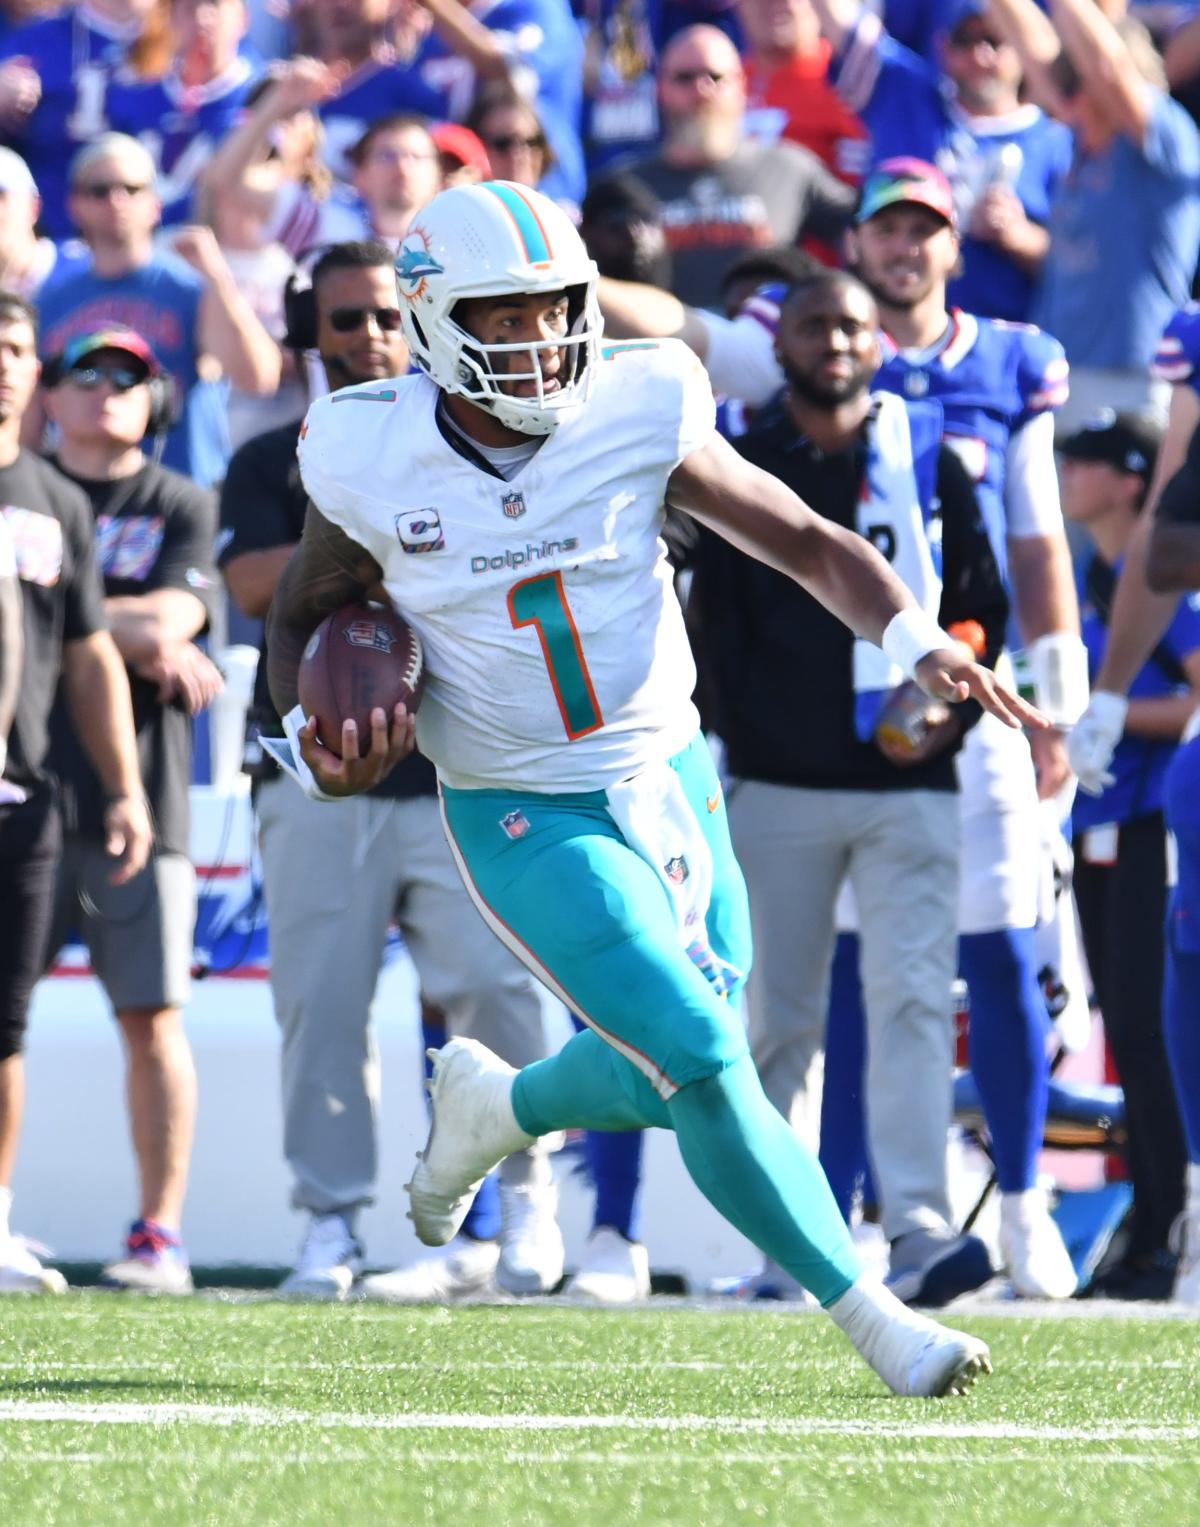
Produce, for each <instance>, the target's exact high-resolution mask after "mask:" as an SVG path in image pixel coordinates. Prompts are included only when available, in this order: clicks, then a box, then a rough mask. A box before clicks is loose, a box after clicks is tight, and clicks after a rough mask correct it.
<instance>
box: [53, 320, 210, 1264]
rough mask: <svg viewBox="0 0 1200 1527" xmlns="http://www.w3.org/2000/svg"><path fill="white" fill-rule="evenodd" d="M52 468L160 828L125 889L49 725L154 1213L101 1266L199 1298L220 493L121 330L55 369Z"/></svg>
mask: <svg viewBox="0 0 1200 1527" xmlns="http://www.w3.org/2000/svg"><path fill="white" fill-rule="evenodd" d="M42 381H43V388H44V392H45V406H46V412H47V414H48V415H49V417H50V419H51V421H52V422H53V423H54V424H55V425H56V426H57V436H58V441H57V447H56V453H55V455H54V456H53V457H52V460H53V462H54V465H55V466H56V467H57V468H58V470H59V471H60V472H62V473H63V474H64V476H66V477H67V478H69V479H70V480H71V481H72V482H74V483H76V484H77V485H78V486H79V487H80V488H81V489H82V490H83V492H84V493H85V494H86V495H87V498H88V499H89V500H90V502H91V507H92V514H93V516H94V518H95V532H96V556H97V561H98V562H99V564H100V571H101V573H102V575H103V578H104V594H105V600H104V604H105V613H106V615H107V617H108V622H109V625H110V627H111V630H112V635H113V639H114V641H115V642H116V644H117V649H118V651H119V652H120V654H121V656H122V657H123V658H124V659H125V664H126V668H127V669H128V673H129V685H130V690H131V693H132V697H133V716H134V726H135V728H136V731H137V745H138V755H139V761H140V765H141V774H142V780H143V782H144V784H145V788H146V794H147V799H148V802H149V805H150V811H151V817H152V821H153V825H154V843H153V848H152V851H151V854H150V858H149V861H148V862H147V864H146V866H145V867H144V869H142V870H141V871H140V872H139V873H138V874H137V875H135V876H134V877H133V878H132V879H131V880H129V881H127V882H125V883H124V884H122V885H113V884H112V883H111V881H110V878H109V870H110V868H111V864H110V861H109V856H108V854H107V853H106V852H105V845H104V839H105V833H104V806H105V797H104V792H103V789H102V788H101V784H100V781H99V779H98V778H97V776H96V772H95V770H94V769H93V767H92V765H91V764H90V763H89V761H88V759H87V756H86V754H85V753H84V751H83V749H82V747H81V746H80V743H79V741H78V739H77V737H76V735H75V732H74V730H73V729H72V727H71V722H70V718H69V716H68V714H67V712H66V709H65V707H64V706H63V705H62V703H61V701H60V702H59V704H58V705H57V706H56V707H55V710H54V712H53V715H52V717H51V723H50V739H51V740H50V755H49V764H50V768H51V770H52V771H53V772H54V774H55V775H56V776H57V777H58V781H59V787H60V800H61V809H62V816H63V846H62V854H61V857H60V859H59V864H58V874H57V880H56V887H55V901H54V917H53V922H52V924H51V937H50V943H49V946H48V953H49V956H50V958H53V956H54V955H55V954H56V953H57V951H58V950H59V948H60V947H61V946H62V943H63V940H64V938H65V937H66V935H67V933H68V931H70V930H71V929H75V930H77V931H78V932H79V933H80V935H81V936H82V938H83V940H84V942H85V943H86V944H87V946H88V949H89V951H90V954H91V960H92V965H93V967H94V969H95V971H96V974H97V976H98V977H99V978H100V981H101V983H102V984H103V986H104V990H105V992H106V994H107V996H108V998H109V1001H110V1002H111V1003H112V1005H113V1008H114V1010H115V1012H116V1016H117V1022H118V1024H119V1026H120V1029H121V1035H122V1038H123V1040H124V1042H125V1053H126V1063H127V1068H128V1088H127V1095H128V1099H129V1114H130V1121H129V1122H130V1131H131V1134H132V1137H133V1149H134V1154H135V1156H136V1157H137V1167H138V1178H139V1185H140V1204H139V1206H138V1213H137V1217H136V1219H135V1220H134V1222H133V1224H132V1226H131V1227H130V1230H129V1234H128V1237H127V1239H126V1244H125V1252H124V1255H122V1256H121V1257H120V1258H119V1259H118V1260H117V1261H116V1262H114V1263H113V1264H112V1265H111V1266H110V1267H108V1268H106V1269H105V1272H104V1281H105V1282H107V1283H109V1284H110V1285H113V1286H115V1287H119V1288H129V1289H142V1290H147V1291H152V1292H160V1293H186V1292H188V1291H190V1289H191V1286H192V1280H191V1274H190V1272H189V1269H188V1261H187V1256H186V1253H185V1252H184V1249H183V1244H182V1241H181V1240H180V1234H179V1231H180V1222H181V1216H182V1211H183V1198H184V1191H185V1188H186V1186H187V1173H188V1161H189V1157H190V1154H191V1144H192V1126H193V1120H194V1116H195V1109H196V1075H195V1069H194V1067H193V1065H192V1054H191V1050H190V1048H189V1046H188V1041H187V1036H186V1034H185V1033H184V1029H183V1023H182V1018H181V1009H182V1008H183V1007H184V1005H185V1004H186V1002H187V1000H188V996H189V987H190V976H191V961H192V930H193V928H194V926H195V920H196V896H195V876H194V872H193V869H192V865H191V862H190V860H189V859H188V826H189V819H188V780H189V777H190V774H191V751H192V724H191V717H192V716H193V715H195V714H196V712H197V711H199V710H202V709H203V708H204V706H206V705H207V704H208V703H209V701H210V700H211V699H212V698H213V697H214V695H215V694H216V693H217V691H218V690H219V689H220V687H221V677H220V674H219V673H218V671H217V669H216V668H215V667H214V666H213V664H212V663H211V662H210V661H209V659H208V658H207V657H206V656H205V655H204V653H203V652H201V651H200V649H199V648H198V647H197V646H196V645H195V642H194V640H193V639H194V638H195V637H196V636H198V635H199V634H200V633H201V632H202V631H203V630H204V628H205V627H206V626H207V624H208V620H209V613H210V603H211V599H212V595H213V591H214V589H215V587H216V573H215V569H214V568H213V565H212V546H213V541H214V538H215V535H216V503H215V500H214V498H213V495H212V494H211V493H210V492H208V491H206V490H203V489H201V488H197V487H196V486H195V485H194V484H193V483H191V482H189V481H188V479H187V478H185V477H182V476H180V475H179V473H177V472H171V471H168V470H167V469H166V468H165V467H163V466H160V465H159V463H158V461H157V460H156V459H153V460H152V459H149V458H147V456H146V455H145V454H144V453H143V450H142V445H143V441H145V440H146V439H147V438H150V439H152V440H154V441H155V442H156V452H157V450H158V449H161V442H162V439H163V436H164V435H165V433H166V431H167V429H168V428H169V426H170V424H171V392H170V383H169V382H168V380H167V379H166V377H165V376H164V375H163V373H162V370H161V368H160V366H159V363H158V360H157V358H156V356H155V354H154V352H153V350H152V349H151V348H150V346H149V345H148V344H147V343H146V341H145V340H144V339H143V337H142V336H141V335H140V334H137V333H135V332H133V331H132V330H130V329H118V328H109V329H101V330H96V331H93V332H91V333H85V334H81V335H79V336H78V337H76V338H75V339H72V340H71V341H70V342H69V343H68V344H67V346H66V348H65V349H64V350H63V351H62V353H61V355H59V356H57V357H55V358H54V359H53V360H52V361H50V362H48V363H47V365H46V366H45V368H44V370H43V377H42Z"/></svg>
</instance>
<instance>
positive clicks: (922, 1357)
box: [829, 1278, 992, 1399]
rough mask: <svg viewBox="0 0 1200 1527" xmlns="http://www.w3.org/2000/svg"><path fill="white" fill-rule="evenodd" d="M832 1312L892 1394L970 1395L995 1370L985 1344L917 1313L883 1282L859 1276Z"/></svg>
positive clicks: (927, 1397)
mask: <svg viewBox="0 0 1200 1527" xmlns="http://www.w3.org/2000/svg"><path fill="white" fill-rule="evenodd" d="M829 1314H830V1316H831V1318H832V1319H833V1321H834V1323H835V1324H836V1325H838V1326H839V1327H840V1328H841V1329H842V1330H843V1331H844V1332H845V1333H846V1335H847V1336H848V1337H849V1338H850V1341H851V1343H852V1344H853V1346H854V1348H855V1350H856V1351H857V1352H858V1353H859V1355H860V1356H861V1357H862V1358H863V1359H864V1361H866V1362H867V1363H869V1364H870V1366H871V1367H872V1368H873V1369H874V1370H875V1372H876V1373H877V1374H878V1375H879V1377H880V1378H881V1379H882V1380H883V1382H884V1383H885V1384H886V1385H887V1386H888V1388H889V1389H890V1390H891V1391H892V1393H893V1394H900V1395H912V1396H920V1397H923V1398H925V1399H940V1398H941V1397H942V1396H944V1395H960V1394H966V1392H967V1390H968V1389H969V1388H970V1387H971V1385H972V1384H973V1383H974V1382H975V1380H976V1379H977V1378H979V1377H980V1375H981V1374H985V1373H991V1371H992V1358H991V1353H990V1352H989V1351H988V1349H987V1345H986V1343H984V1342H982V1341H980V1340H979V1339H978V1338H977V1337H974V1336H965V1335H964V1334H963V1333H962V1332H961V1331H952V1330H950V1329H949V1328H948V1327H947V1326H941V1325H938V1323H937V1321H936V1320H930V1319H929V1317H928V1316H927V1315H919V1314H917V1312H916V1311H915V1310H910V1309H909V1308H908V1307H907V1305H904V1304H901V1303H900V1301H899V1299H897V1298H896V1296H895V1295H894V1294H893V1293H891V1292H890V1291H889V1290H888V1289H886V1288H884V1287H883V1286H882V1285H881V1284H872V1283H869V1282H868V1281H867V1280H866V1279H863V1278H860V1279H859V1281H858V1282H857V1283H855V1284H854V1285H853V1287H852V1288H850V1289H848V1290H847V1292H846V1293H844V1294H843V1295H842V1297H841V1298H840V1299H837V1300H835V1301H834V1303H833V1304H831V1305H830V1306H829Z"/></svg>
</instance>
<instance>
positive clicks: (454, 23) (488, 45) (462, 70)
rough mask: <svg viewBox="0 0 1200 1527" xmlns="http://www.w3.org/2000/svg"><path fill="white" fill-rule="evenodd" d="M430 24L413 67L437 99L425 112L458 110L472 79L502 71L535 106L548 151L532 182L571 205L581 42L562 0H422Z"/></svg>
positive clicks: (576, 189) (580, 169) (473, 88)
mask: <svg viewBox="0 0 1200 1527" xmlns="http://www.w3.org/2000/svg"><path fill="white" fill-rule="evenodd" d="M422 4H423V5H424V7H425V9H426V10H427V11H428V12H429V14H430V15H431V17H432V18H433V22H434V26H433V29H432V30H430V31H429V32H428V33H427V34H426V36H425V40H424V42H423V43H422V44H421V47H420V49H419V50H418V52H417V56H416V59H415V61H414V68H415V69H416V71H417V73H418V74H419V76H420V79H421V82H422V84H423V85H424V86H425V87H426V88H427V89H430V90H433V91H434V92H435V93H436V94H437V96H438V97H439V99H440V102H441V105H440V109H438V110H435V111H434V113H433V115H435V116H441V117H452V118H454V119H455V120H456V121H457V120H461V119H462V118H463V117H465V116H466V114H467V111H468V110H469V108H470V106H471V102H472V100H473V99H474V97H475V95H476V93H477V91H478V90H479V87H480V85H481V84H482V83H483V82H484V81H485V80H486V79H489V78H496V77H497V76H503V75H507V76H508V78H509V79H510V80H511V81H512V84H513V86H514V87H515V88H516V89H517V90H518V91H519V92H520V93H521V94H522V95H524V96H526V97H527V98H528V99H529V101H530V103H531V104H532V105H533V106H534V108H535V110H536V111H537V114H538V117H539V119H540V120H541V122H542V124H543V126H544V127H545V131H546V140H547V142H548V143H549V145H550V150H551V153H552V155H553V161H554V162H553V164H552V165H551V167H550V169H549V171H548V173H547V174H546V176H545V178H544V180H543V181H542V182H541V185H540V190H541V191H542V192H544V194H545V195H547V196H552V197H554V199H555V200H560V199H561V200H565V201H567V202H570V203H574V204H575V205H576V206H578V204H579V203H580V202H581V201H582V200H583V193H584V191H585V190H586V189H587V174H586V171H585V168H584V159H583V144H582V141H581V139H580V136H579V124H580V118H581V116H582V112H583V42H582V39H581V38H580V35H579V29H578V27H577V25H576V23H575V20H574V18H573V17H572V16H571V13H570V10H569V9H568V7H567V6H566V5H565V4H564V3H563V0H469V3H467V4H460V0H422Z"/></svg>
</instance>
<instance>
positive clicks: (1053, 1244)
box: [1000, 1188, 1079, 1299]
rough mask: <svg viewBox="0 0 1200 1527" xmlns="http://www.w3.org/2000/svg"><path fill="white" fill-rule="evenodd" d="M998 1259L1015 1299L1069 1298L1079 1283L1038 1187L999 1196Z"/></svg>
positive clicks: (1043, 1196) (1044, 1196)
mask: <svg viewBox="0 0 1200 1527" xmlns="http://www.w3.org/2000/svg"><path fill="white" fill-rule="evenodd" d="M1000 1259H1001V1261H1002V1262H1003V1263H1004V1269H1005V1271H1006V1272H1007V1273H1008V1276H1009V1279H1010V1281H1011V1283H1012V1289H1013V1293H1014V1294H1015V1295H1016V1297H1017V1298H1018V1299H1069V1298H1070V1297H1071V1295H1072V1294H1073V1293H1074V1292H1075V1290H1076V1289H1077V1288H1078V1286H1079V1279H1078V1278H1077V1277H1076V1275H1075V1268H1074V1266H1073V1265H1072V1262H1071V1258H1070V1255H1069V1254H1068V1252H1067V1248H1066V1247H1065V1246H1064V1245H1063V1238H1062V1236H1061V1235H1060V1234H1059V1229H1058V1226H1057V1225H1056V1224H1055V1223H1054V1221H1053V1220H1052V1219H1051V1217H1050V1210H1049V1208H1048V1206H1047V1204H1046V1195H1045V1193H1044V1192H1043V1191H1042V1189H1041V1188H1030V1189H1029V1190H1028V1191H1027V1192H1025V1193H1002V1194H1001V1195H1000Z"/></svg>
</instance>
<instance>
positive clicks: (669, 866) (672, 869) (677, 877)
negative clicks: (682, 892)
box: [663, 854, 691, 885]
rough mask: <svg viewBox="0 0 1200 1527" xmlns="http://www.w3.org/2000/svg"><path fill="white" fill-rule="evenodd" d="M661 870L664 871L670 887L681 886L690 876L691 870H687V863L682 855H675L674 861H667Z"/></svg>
mask: <svg viewBox="0 0 1200 1527" xmlns="http://www.w3.org/2000/svg"><path fill="white" fill-rule="evenodd" d="M663 869H664V870H666V872H667V879H668V880H669V881H670V882H671V884H672V885H682V884H683V882H684V881H685V880H686V879H687V877H688V876H689V875H690V874H691V870H689V869H688V862H687V860H686V859H685V858H684V857H683V855H682V854H679V855H677V856H676V857H675V858H674V859H668V860H667V862H666V864H664V865H663Z"/></svg>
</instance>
